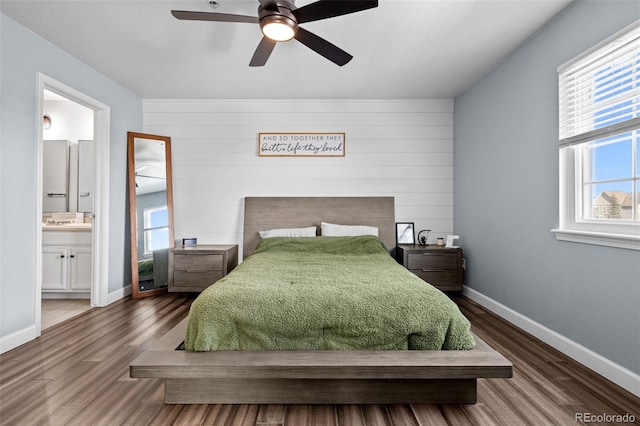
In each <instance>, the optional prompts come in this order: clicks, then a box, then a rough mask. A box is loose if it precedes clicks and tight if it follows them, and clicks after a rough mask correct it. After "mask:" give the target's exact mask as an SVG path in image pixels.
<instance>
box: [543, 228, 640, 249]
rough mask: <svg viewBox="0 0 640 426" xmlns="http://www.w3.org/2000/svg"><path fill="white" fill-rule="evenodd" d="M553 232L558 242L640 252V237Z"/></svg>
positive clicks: (563, 230) (568, 231) (567, 230)
mask: <svg viewBox="0 0 640 426" xmlns="http://www.w3.org/2000/svg"><path fill="white" fill-rule="evenodd" d="M551 232H553V233H554V234H555V236H556V240H559V241H570V242H574V243H582V244H595V245H599V246H607V247H616V248H623V249H629V250H640V235H623V234H611V233H606V232H590V231H576V230H570V229H552V230H551Z"/></svg>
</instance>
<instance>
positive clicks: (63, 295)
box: [42, 291, 91, 300]
mask: <svg viewBox="0 0 640 426" xmlns="http://www.w3.org/2000/svg"><path fill="white" fill-rule="evenodd" d="M42 298H43V299H88V300H91V293H90V292H86V293H75V292H73V293H72V292H70V291H69V292H55V291H43V292H42Z"/></svg>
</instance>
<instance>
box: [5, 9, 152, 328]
mask: <svg viewBox="0 0 640 426" xmlns="http://www.w3.org/2000/svg"><path fill="white" fill-rule="evenodd" d="M0 43H1V44H0V53H1V55H2V56H1V60H0V78H1V81H0V89H1V90H0V102H1V103H0V109H1V110H0V126H1V130H0V136H1V139H0V166H1V167H0V197H1V203H0V339H1V338H3V337H6V336H7V335H10V334H12V333H15V332H19V331H21V330H24V329H26V328H27V327H30V326H33V324H34V320H35V311H34V309H35V298H36V295H35V293H34V291H35V259H34V248H35V239H36V232H37V230H36V226H35V224H36V211H35V209H36V200H35V192H36V181H35V180H36V178H35V176H36V129H35V126H34V124H35V120H36V95H37V94H36V75H37V73H38V72H41V73H44V74H45V75H47V76H49V77H51V78H54V79H56V80H58V81H60V82H62V83H64V84H66V85H67V86H70V87H72V88H74V89H76V90H78V91H80V92H82V93H84V94H86V95H88V96H90V97H92V98H94V99H96V100H98V101H100V102H102V103H104V104H106V105H109V106H110V107H111V158H110V161H111V178H110V182H109V185H110V194H109V197H110V199H109V202H110V205H109V214H110V221H109V292H114V291H117V290H118V289H121V288H122V287H124V286H125V285H128V284H129V283H130V281H131V279H130V271H131V268H130V263H129V254H128V253H129V248H128V246H127V241H125V237H126V235H128V232H127V228H126V226H128V225H125V223H126V222H125V219H126V218H127V211H126V202H125V200H126V192H127V191H126V170H127V163H126V157H127V154H126V153H127V149H126V147H127V131H128V130H131V131H140V130H141V129H142V100H141V99H140V98H139V97H137V96H136V95H134V94H132V93H131V92H129V91H128V90H126V89H124V88H123V87H121V86H119V85H117V84H116V83H114V82H113V81H111V80H109V79H108V78H106V77H105V76H103V75H101V74H99V73H98V72H96V71H95V70H93V69H92V68H90V67H89V66H87V65H85V64H83V63H82V62H80V61H78V60H77V59H75V58H73V57H72V56H70V55H69V54H67V53H66V52H64V51H63V50H61V49H59V48H57V47H56V46H54V45H52V44H51V43H49V42H48V41H46V40H44V39H42V38H41V37H39V36H37V35H36V34H34V33H33V32H31V31H30V30H28V29H26V28H24V27H23V26H21V25H20V24H18V23H17V22H15V21H13V20H12V19H10V18H8V17H7V16H5V15H3V14H0Z"/></svg>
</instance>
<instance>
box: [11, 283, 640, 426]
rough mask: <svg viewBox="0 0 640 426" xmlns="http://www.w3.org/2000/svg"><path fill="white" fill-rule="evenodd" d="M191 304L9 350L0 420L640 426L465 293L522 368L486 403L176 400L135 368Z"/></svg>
mask: <svg viewBox="0 0 640 426" xmlns="http://www.w3.org/2000/svg"><path fill="white" fill-rule="evenodd" d="M191 301H192V300H191V299H189V298H184V297H182V298H181V297H178V296H177V295H175V294H167V295H163V296H158V297H151V298H147V299H139V300H130V299H126V300H122V301H119V302H117V303H114V304H112V305H110V306H109V307H107V308H95V309H91V310H90V311H88V312H85V313H83V314H81V315H79V316H77V317H75V318H72V319H70V320H68V321H65V322H63V323H61V324H58V325H55V326H53V327H51V328H49V329H47V330H45V331H44V332H43V333H42V336H41V337H40V338H39V339H37V340H35V341H33V342H30V343H27V344H25V345H23V346H20V347H18V348H16V349H14V350H12V351H10V352H7V353H6V354H3V355H0V424H1V425H109V426H111V425H294V426H299V425H454V426H459V425H481V426H485V425H509V426H513V425H574V424H580V423H581V422H580V421H578V422H576V418H575V416H576V414H577V413H591V414H592V415H602V414H608V415H624V414H626V413H630V414H632V415H633V416H635V423H634V424H640V398H637V397H635V396H633V395H632V394H630V393H629V392H626V391H625V390H623V389H621V388H620V387H618V386H616V385H615V384H613V383H611V382H609V381H607V380H605V379H604V378H602V377H600V376H598V375H597V374H595V373H594V372H592V371H590V370H588V369H587V368H585V367H583V366H581V365H580V364H578V363H576V362H575V361H572V360H571V359H569V358H567V357H566V356H564V355H562V354H561V353H559V352H558V351H556V350H554V349H553V348H551V347H549V346H548V345H546V344H544V343H542V342H540V341H538V340H537V339H535V338H533V337H531V336H530V335H528V334H526V333H524V332H523V331H521V330H519V329H517V328H516V327H514V326H512V325H511V324H509V323H507V322H505V321H504V320H502V319H500V318H498V317H496V316H494V315H493V314H491V313H489V312H488V311H486V310H484V309H483V308H482V307H480V306H478V305H476V304H475V303H473V302H472V301H470V300H469V299H466V298H464V297H460V298H457V299H456V302H457V303H458V304H459V306H460V307H461V309H462V310H463V312H464V313H465V315H467V317H468V318H469V319H470V320H471V323H472V325H473V330H474V332H476V333H477V334H478V335H479V336H480V337H481V338H482V339H484V340H485V341H486V342H487V343H489V344H490V345H491V346H493V347H494V348H495V349H497V350H498V351H500V352H501V353H502V354H504V355H505V356H506V357H507V358H509V360H511V361H512V362H513V364H514V377H513V378H512V379H480V380H479V381H478V403H477V404H474V405H429V404H407V405H401V404H400V405H289V406H284V405H165V404H164V403H163V397H164V385H163V384H162V382H160V381H158V380H152V379H131V378H130V377H129V374H128V368H129V363H130V362H131V360H133V359H134V358H135V357H137V356H138V355H139V354H140V352H141V351H142V350H144V349H145V348H146V347H148V346H149V345H150V344H151V343H153V342H154V341H156V340H157V339H158V338H160V337H161V336H162V335H163V334H165V333H166V332H167V331H168V330H169V329H171V328H172V327H173V325H174V324H176V323H177V322H178V321H180V320H181V319H182V318H184V317H185V316H186V315H187V314H188V309H189V306H190V304H191ZM589 424H590V425H596V424H605V423H597V422H590V423H589ZM607 424H611V423H607Z"/></svg>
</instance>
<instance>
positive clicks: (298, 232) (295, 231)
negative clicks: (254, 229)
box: [258, 226, 316, 238]
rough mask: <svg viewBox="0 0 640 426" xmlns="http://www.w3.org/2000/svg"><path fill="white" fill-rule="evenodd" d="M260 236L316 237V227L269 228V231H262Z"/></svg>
mask: <svg viewBox="0 0 640 426" xmlns="http://www.w3.org/2000/svg"><path fill="white" fill-rule="evenodd" d="M258 233H259V234H260V238H271V237H315V236H316V227H315V226H310V227H308V228H282V229H269V230H267V231H260V232H258Z"/></svg>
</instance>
